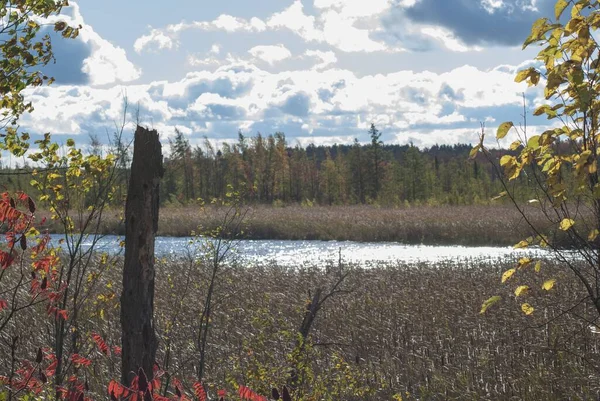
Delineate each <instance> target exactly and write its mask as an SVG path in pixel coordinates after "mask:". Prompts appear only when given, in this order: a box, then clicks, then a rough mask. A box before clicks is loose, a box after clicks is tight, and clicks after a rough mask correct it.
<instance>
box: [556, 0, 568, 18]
mask: <svg viewBox="0 0 600 401" xmlns="http://www.w3.org/2000/svg"><path fill="white" fill-rule="evenodd" d="M568 5H569V2H568V1H567V0H558V1H557V2H556V4H555V5H554V16H555V17H556V20H559V19H560V16H561V15H562V13H563V12H564V11H565V8H567V6H568Z"/></svg>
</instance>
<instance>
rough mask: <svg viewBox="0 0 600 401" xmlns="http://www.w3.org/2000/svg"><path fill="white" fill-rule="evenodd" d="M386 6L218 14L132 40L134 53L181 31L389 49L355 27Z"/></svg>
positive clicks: (339, 4)
mask: <svg viewBox="0 0 600 401" xmlns="http://www.w3.org/2000/svg"><path fill="white" fill-rule="evenodd" d="M389 7H390V3H389V0H373V1H372V2H369V3H365V2H362V1H358V0H352V1H341V0H317V1H316V2H315V8H316V9H317V10H318V14H317V15H308V14H307V13H305V10H304V5H303V4H302V1H301V0H295V1H294V2H293V3H292V4H291V5H290V6H289V7H287V8H285V9H284V10H282V11H279V12H275V13H273V14H272V15H271V16H270V17H269V18H268V19H267V20H262V19H260V18H256V17H254V18H251V19H244V18H239V17H235V16H232V15H228V14H222V15H220V16H219V17H218V18H216V19H215V20H213V21H194V22H185V21H184V22H181V23H179V24H172V25H168V26H167V27H166V28H165V29H162V30H156V29H153V30H152V31H151V32H150V33H148V34H146V35H143V36H141V37H140V38H138V39H137V40H136V44H135V48H136V51H138V52H142V51H143V50H145V49H149V50H153V49H154V50H156V49H170V48H172V47H173V46H175V45H174V43H177V41H178V37H179V34H180V33H181V32H183V31H185V30H190V29H198V30H204V31H224V32H228V33H235V32H245V33H259V32H264V31H277V30H289V31H291V32H293V33H295V34H296V35H298V36H300V37H301V38H302V39H303V40H305V41H307V42H318V43H325V44H328V45H330V46H333V47H335V48H336V49H339V50H341V51H344V52H374V51H384V50H389V49H388V48H387V46H386V44H385V43H383V42H381V41H377V40H375V39H373V38H372V37H371V36H372V33H373V32H374V29H373V28H374V27H373V26H370V27H358V26H357V25H358V24H359V22H362V21H366V20H369V19H372V18H373V17H374V16H376V15H378V14H381V13H383V12H384V11H385V10H387V9H388V8H389Z"/></svg>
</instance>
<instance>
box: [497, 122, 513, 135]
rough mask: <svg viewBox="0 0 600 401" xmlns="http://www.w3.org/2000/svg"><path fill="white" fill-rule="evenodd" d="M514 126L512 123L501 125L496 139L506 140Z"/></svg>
mask: <svg viewBox="0 0 600 401" xmlns="http://www.w3.org/2000/svg"><path fill="white" fill-rule="evenodd" d="M513 126H514V124H513V123H512V122H510V121H508V122H505V123H502V124H500V126H499V127H498V131H497V132H496V139H502V138H504V137H505V136H506V134H508V131H510V129H511V128H512V127H513Z"/></svg>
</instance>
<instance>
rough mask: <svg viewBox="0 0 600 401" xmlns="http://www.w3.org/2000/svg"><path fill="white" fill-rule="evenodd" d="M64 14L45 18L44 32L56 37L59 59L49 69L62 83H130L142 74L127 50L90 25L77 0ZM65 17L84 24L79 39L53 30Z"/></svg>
mask: <svg viewBox="0 0 600 401" xmlns="http://www.w3.org/2000/svg"><path fill="white" fill-rule="evenodd" d="M70 4H71V5H70V6H69V7H66V8H65V9H64V12H63V14H62V15H60V16H51V17H49V18H46V19H44V20H43V21H41V22H43V23H45V24H47V26H46V27H45V28H44V29H43V30H42V33H48V34H49V35H50V36H51V37H52V48H53V50H54V52H55V55H56V59H57V62H56V64H50V65H49V66H48V67H47V70H45V73H47V74H48V75H50V76H54V77H55V78H56V82H57V83H58V84H91V85H105V84H111V83H117V82H129V81H133V80H135V79H137V78H139V77H140V75H141V70H140V69H139V68H138V67H136V66H135V65H134V64H133V63H132V62H131V61H129V59H128V58H127V54H126V52H125V50H124V49H123V48H121V47H118V46H115V45H113V44H112V43H110V42H109V41H107V40H105V39H104V38H102V37H101V36H100V35H98V34H97V33H96V32H95V31H94V29H93V28H92V27H91V26H90V25H86V24H85V21H84V19H83V17H82V15H81V13H80V11H79V6H78V5H77V3H74V2H71V3H70ZM59 20H63V21H65V22H67V23H68V24H70V25H73V26H77V25H81V26H82V28H81V30H80V34H79V36H78V37H77V38H76V39H69V40H65V39H62V38H61V37H60V35H58V34H56V33H54V32H53V31H52V26H53V24H54V23H55V22H57V21H59Z"/></svg>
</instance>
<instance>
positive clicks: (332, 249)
mask: <svg viewBox="0 0 600 401" xmlns="http://www.w3.org/2000/svg"><path fill="white" fill-rule="evenodd" d="M59 238H61V236H60V235H57V234H54V235H52V242H53V243H54V244H58V240H59ZM122 240H123V237H118V236H113V235H108V236H104V237H102V238H101V239H100V240H99V241H98V242H97V244H96V249H97V250H98V251H101V252H107V253H110V254H115V253H119V252H123V249H122V248H121V247H120V246H119V243H120V242H121V241H122ZM91 244H92V240H91V239H88V240H86V241H84V242H83V246H84V247H89V246H91ZM199 246H200V245H199V244H197V243H193V238H191V237H157V238H156V243H155V251H156V255H157V256H158V257H186V256H188V255H193V254H194V253H197V252H198V249H199ZM234 249H235V254H234V256H235V257H236V258H237V259H238V260H240V261H242V262H245V263H265V262H272V261H274V262H276V263H277V264H279V265H281V266H299V265H319V266H325V265H328V264H337V263H338V261H339V260H340V258H341V260H342V262H344V263H356V264H359V265H362V266H365V267H367V266H369V265H373V264H377V263H380V262H403V263H439V262H445V263H461V262H465V261H468V260H470V259H478V260H481V259H489V260H496V259H501V258H506V257H514V258H515V259H516V258H518V257H522V256H523V255H525V254H531V253H534V254H547V252H545V251H543V250H540V249H537V250H533V251H532V250H527V251H524V250H515V249H513V248H511V247H465V246H426V245H404V244H400V243H394V242H350V241H285V240H242V241H239V242H237V243H236V244H235V247H234Z"/></svg>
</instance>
